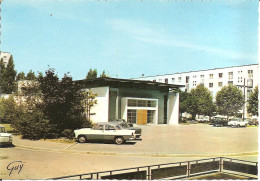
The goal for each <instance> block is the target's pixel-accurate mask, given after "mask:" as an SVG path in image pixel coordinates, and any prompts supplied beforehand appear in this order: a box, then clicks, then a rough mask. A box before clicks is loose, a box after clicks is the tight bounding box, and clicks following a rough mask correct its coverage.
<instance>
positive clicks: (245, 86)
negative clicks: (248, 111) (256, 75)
mask: <svg viewBox="0 0 260 181" xmlns="http://www.w3.org/2000/svg"><path fill="white" fill-rule="evenodd" d="M248 80H252V79H248ZM247 84H248V83H247ZM237 86H238V87H243V88H244V90H243V91H244V101H243V102H244V103H243V121H245V104H246V88H252V87H253V80H252V85H251V86H248V85H246V79H245V78H244V85H237Z"/></svg>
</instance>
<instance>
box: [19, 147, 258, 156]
mask: <svg viewBox="0 0 260 181" xmlns="http://www.w3.org/2000/svg"><path fill="white" fill-rule="evenodd" d="M15 146H16V147H17V148H20V149H27V150H35V151H47V152H56V153H69V154H86V155H105V156H135V157H220V156H224V157H228V156H254V155H258V151H256V152H243V153H216V154H172V153H140V152H139V153H138V152H137V153H118V152H100V151H98V152H95V151H77V150H67V148H66V149H49V148H40V147H30V146H23V145H15ZM72 146H73V145H72ZM69 147H71V145H70V146H69Z"/></svg>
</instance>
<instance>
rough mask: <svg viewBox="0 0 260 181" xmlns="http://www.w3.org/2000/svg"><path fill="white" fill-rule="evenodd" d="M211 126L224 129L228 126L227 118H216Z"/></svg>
mask: <svg viewBox="0 0 260 181" xmlns="http://www.w3.org/2000/svg"><path fill="white" fill-rule="evenodd" d="M211 124H212V125H213V126H218V127H222V126H227V125H228V121H227V119H226V118H219V117H217V118H214V119H212V120H211Z"/></svg>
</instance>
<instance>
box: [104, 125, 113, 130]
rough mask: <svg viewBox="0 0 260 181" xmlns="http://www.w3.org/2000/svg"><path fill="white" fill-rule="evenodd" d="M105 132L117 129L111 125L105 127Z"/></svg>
mask: <svg viewBox="0 0 260 181" xmlns="http://www.w3.org/2000/svg"><path fill="white" fill-rule="evenodd" d="M105 130H116V128H115V127H114V126H111V125H105Z"/></svg>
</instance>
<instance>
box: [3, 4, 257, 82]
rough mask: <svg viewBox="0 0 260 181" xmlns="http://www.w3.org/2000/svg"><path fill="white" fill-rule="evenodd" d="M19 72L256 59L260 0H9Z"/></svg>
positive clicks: (121, 71) (145, 70)
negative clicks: (259, 5)
mask: <svg viewBox="0 0 260 181" xmlns="http://www.w3.org/2000/svg"><path fill="white" fill-rule="evenodd" d="M1 10H2V11H1V51H3V52H10V53H11V54H12V55H13V59H14V63H15V69H16V70H17V72H21V71H23V72H25V73H28V72H29V71H30V70H33V71H34V72H35V73H37V72H43V73H44V72H45V71H46V70H47V69H48V68H54V69H55V70H56V72H57V74H58V76H59V77H60V78H61V77H63V75H64V74H65V73H67V72H70V75H71V76H72V77H73V79H74V80H79V79H84V78H85V77H86V75H87V73H88V71H89V69H90V68H92V69H97V71H98V75H100V74H101V73H102V71H103V70H104V71H105V72H106V74H108V75H109V76H110V77H115V78H136V77H141V76H142V74H144V75H145V76H152V75H161V74H171V73H177V72H187V71H196V70H205V69H212V68H222V67H229V66H239V65H248V64H256V63H258V57H257V56H258V1H257V0H229V1H228V0H203V1H201V0H193V1H191V0H169V1H167V0H107V1H104V0H103V1H102V0H100V1H98V0H85V1H83V0H56V1H54V0H38V1H36V0H4V1H2V4H1Z"/></svg>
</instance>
